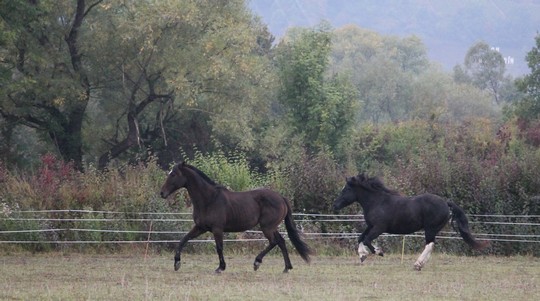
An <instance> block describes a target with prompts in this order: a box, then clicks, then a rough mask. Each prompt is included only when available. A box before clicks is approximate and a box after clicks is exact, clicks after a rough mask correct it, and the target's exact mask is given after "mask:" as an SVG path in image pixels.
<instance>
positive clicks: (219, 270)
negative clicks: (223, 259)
mask: <svg viewBox="0 0 540 301" xmlns="http://www.w3.org/2000/svg"><path fill="white" fill-rule="evenodd" d="M215 272H216V274H221V272H223V270H222V269H221V268H217V269H216V271H215Z"/></svg>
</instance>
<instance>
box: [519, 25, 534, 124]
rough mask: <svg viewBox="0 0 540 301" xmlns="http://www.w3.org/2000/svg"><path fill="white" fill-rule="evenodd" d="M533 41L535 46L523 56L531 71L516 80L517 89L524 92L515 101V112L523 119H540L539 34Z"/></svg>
mask: <svg viewBox="0 0 540 301" xmlns="http://www.w3.org/2000/svg"><path fill="white" fill-rule="evenodd" d="M535 42H536V46H534V47H533V48H532V49H531V51H529V52H528V53H527V56H526V57H525V60H526V61H527V65H528V66H529V69H530V70H531V72H530V73H529V74H527V75H525V76H524V77H523V78H522V79H519V80H517V81H516V85H517V87H518V90H519V91H520V92H522V93H524V94H525V96H524V98H523V99H521V100H520V101H518V102H517V103H516V114H517V115H518V117H520V118H522V119H525V120H534V119H540V34H537V35H536V37H535Z"/></svg>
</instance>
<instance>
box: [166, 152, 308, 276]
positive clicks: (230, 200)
mask: <svg viewBox="0 0 540 301" xmlns="http://www.w3.org/2000/svg"><path fill="white" fill-rule="evenodd" d="M183 187H185V188H186V189H187V191H188V193H189V196H190V197H191V202H192V204H193V220H194V221H195V225H194V226H193V228H192V229H191V230H190V231H189V232H188V233H187V234H186V235H185V236H184V237H183V238H182V240H181V241H180V243H179V244H178V247H177V249H176V254H175V257H174V270H175V271H177V270H178V269H179V268H180V253H181V252H182V249H183V247H184V245H185V244H186V243H187V242H188V241H189V240H190V239H193V238H195V237H197V236H199V235H201V234H203V233H205V232H208V231H210V232H212V234H213V235H214V240H215V242H216V251H217V254H218V257H219V266H218V268H217V269H216V273H220V272H222V271H224V270H225V267H226V265H225V260H224V258H223V233H224V232H242V231H246V230H249V229H252V228H253V227H255V226H256V225H257V224H258V225H259V226H260V228H261V231H262V233H263V234H264V236H265V237H266V238H267V239H268V241H269V243H270V244H269V245H268V247H266V248H265V249H264V250H263V251H262V252H261V253H259V255H257V257H256V258H255V262H254V263H253V268H254V269H255V270H257V269H258V268H259V266H260V265H261V263H262V260H263V257H264V256H265V255H266V254H267V253H268V252H270V251H271V250H272V249H273V248H274V247H275V246H276V245H277V246H279V248H280V249H281V252H282V253H283V258H284V259H285V270H284V271H283V272H284V273H286V272H288V271H289V270H290V269H292V268H293V267H292V264H291V260H290V259H289V253H288V251H287V246H286V244H285V240H284V239H283V237H282V236H281V234H280V233H279V231H278V226H279V225H280V224H281V222H283V220H285V227H286V228H287V233H288V235H289V239H290V240H291V242H292V243H293V245H294V247H295V248H296V250H297V251H298V253H299V254H300V256H301V257H302V258H303V259H304V260H305V261H306V262H308V263H309V261H310V259H309V255H310V254H311V253H312V252H311V250H310V248H309V247H308V246H307V244H305V243H304V242H303V241H302V240H301V239H300V235H299V233H298V230H297V229H296V226H295V225H294V221H293V218H292V209H291V204H290V203H289V201H288V200H287V199H286V198H284V197H282V196H281V195H279V194H278V193H277V192H275V191H272V190H270V189H256V190H250V191H244V192H234V191H229V190H228V189H227V188H225V187H223V186H221V185H218V184H216V183H215V182H214V181H212V180H211V179H210V178H209V177H208V176H207V175H205V174H204V173H203V172H202V171H200V170H198V169H197V168H195V167H194V166H191V165H188V164H186V163H185V162H182V163H180V164H177V165H175V166H174V167H173V169H172V170H171V172H170V173H169V176H168V177H167V180H166V181H165V183H164V184H163V186H162V187H161V197H162V198H167V197H168V196H169V195H170V194H171V193H173V192H174V191H176V190H178V189H180V188H183Z"/></svg>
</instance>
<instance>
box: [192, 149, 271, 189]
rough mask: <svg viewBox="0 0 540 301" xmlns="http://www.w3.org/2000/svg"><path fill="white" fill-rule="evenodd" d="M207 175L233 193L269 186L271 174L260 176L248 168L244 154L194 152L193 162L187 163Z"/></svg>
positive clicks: (260, 174)
mask: <svg viewBox="0 0 540 301" xmlns="http://www.w3.org/2000/svg"><path fill="white" fill-rule="evenodd" d="M188 162H189V163H190V164H192V165H194V166H196V167H197V168H198V169H200V170H201V171H203V172H204V173H205V174H207V175H208V176H209V177H210V178H211V179H212V180H214V181H216V182H217V183H219V184H221V185H224V186H225V187H228V188H230V189H231V190H233V191H244V190H250V189H255V188H258V187H264V186H268V185H270V184H271V181H272V174H271V173H269V174H262V173H260V172H258V171H257V170H254V169H252V168H251V167H250V166H249V161H248V160H247V157H246V155H245V154H244V153H242V152H240V151H235V152H233V153H232V154H230V155H228V156H226V155H225V153H224V152H223V151H221V150H218V151H217V152H215V153H211V154H204V153H202V152H200V151H196V152H195V156H194V158H193V160H189V161H188Z"/></svg>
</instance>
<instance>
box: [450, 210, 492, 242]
mask: <svg viewBox="0 0 540 301" xmlns="http://www.w3.org/2000/svg"><path fill="white" fill-rule="evenodd" d="M447 202H448V206H449V207H450V209H451V210H452V222H451V223H452V225H453V226H454V221H456V223H457V229H456V227H455V226H454V229H455V230H456V231H458V232H459V234H460V235H461V237H462V238H463V240H464V241H465V242H466V243H467V244H468V245H469V246H471V248H473V249H475V250H481V249H483V248H485V247H487V246H488V245H489V241H487V240H484V241H478V240H476V239H475V238H474V237H473V236H472V234H471V231H470V230H469V221H468V220H467V216H465V211H463V209H461V207H459V206H458V205H456V204H455V203H454V202H452V201H447Z"/></svg>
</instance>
